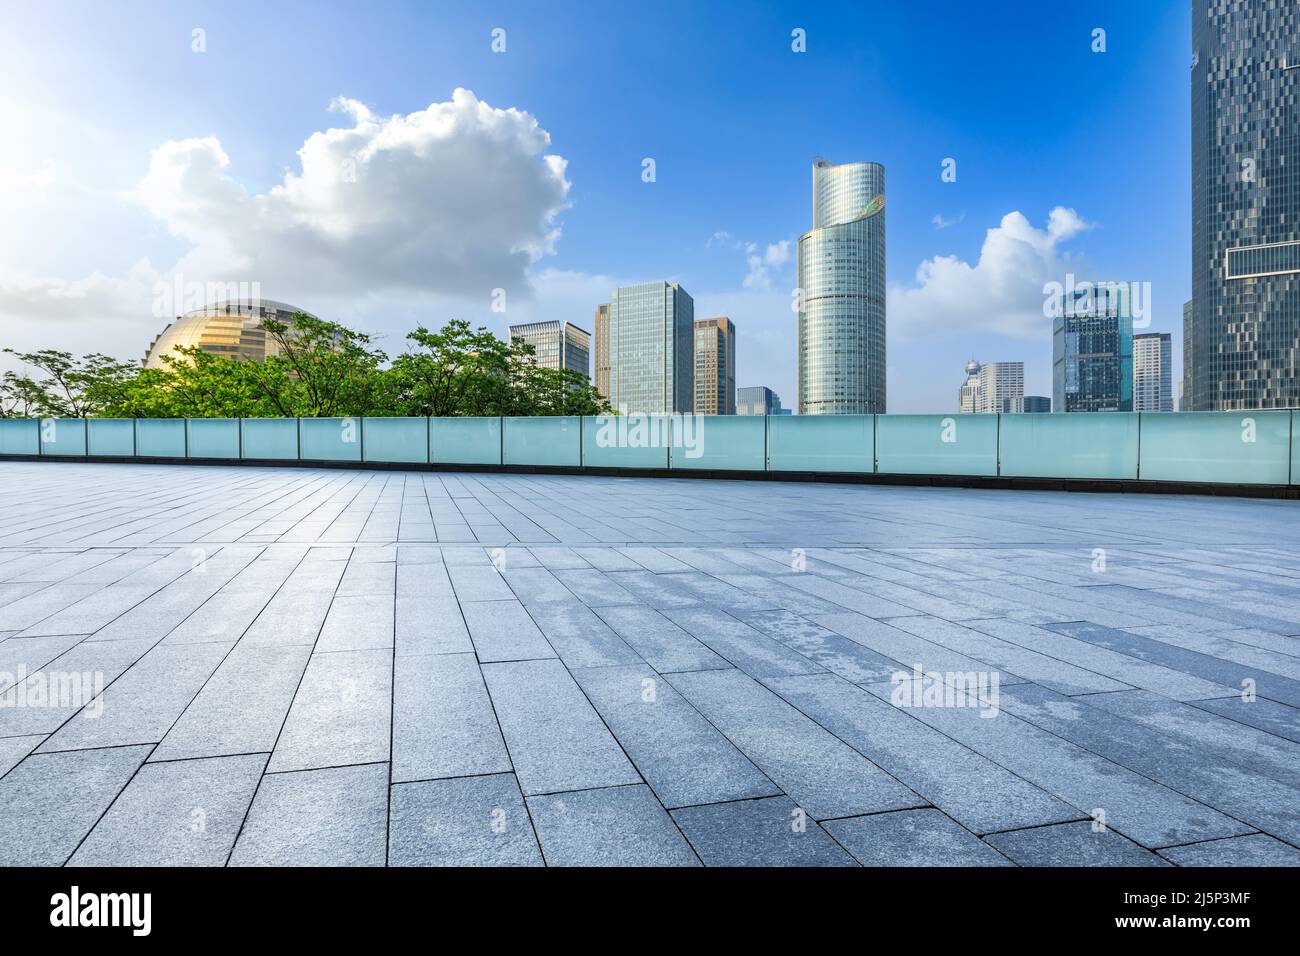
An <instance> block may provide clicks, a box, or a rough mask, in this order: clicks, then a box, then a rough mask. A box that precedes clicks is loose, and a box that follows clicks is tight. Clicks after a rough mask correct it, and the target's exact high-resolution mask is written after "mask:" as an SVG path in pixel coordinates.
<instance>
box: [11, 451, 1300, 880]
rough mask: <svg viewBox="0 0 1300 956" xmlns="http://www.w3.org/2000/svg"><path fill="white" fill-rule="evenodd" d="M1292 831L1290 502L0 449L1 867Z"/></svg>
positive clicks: (919, 853)
mask: <svg viewBox="0 0 1300 956" xmlns="http://www.w3.org/2000/svg"><path fill="white" fill-rule="evenodd" d="M916 667H919V668H920V669H921V670H922V671H924V672H927V673H933V674H934V675H936V676H935V677H934V678H933V679H932V680H929V681H928V682H927V680H925V679H922V680H921V681H920V686H921V687H922V688H923V692H922V693H918V694H916V698H915V699H913V700H909V699H908V696H905V695H904V692H905V691H906V692H908V694H910V691H911V690H913V689H916V686H917V685H915V684H913V683H912V682H911V681H908V682H906V683H905V682H903V681H902V680H901V679H900V678H899V677H898V676H897V675H900V674H901V675H905V676H908V677H910V676H911V675H913V673H914V668H916ZM994 680H996V681H997V683H996V685H994V683H993V681H994ZM980 681H984V682H985V683H984V685H983V692H982V695H980V694H977V693H976V691H974V690H973V688H974V687H975V686H976V685H978V683H979V682H980ZM1298 846H1300V503H1295V502H1283V501H1265V500H1259V501H1256V500H1245V499H1234V498H1219V499H1216V498H1208V497H1175V496H1168V497H1162V496H1141V495H1093V494H1075V493H1059V492H1012V491H973V490H960V489H925V488H903V487H870V486H855V485H832V484H795V483H790V484H786V483H775V482H731V481H707V480H689V479H631V478H607V477H601V478H596V477H590V478H588V477H573V476H526V475H489V474H431V473H424V472H419V473H417V472H366V471H347V470H310V469H299V468H282V469H275V468H248V467H230V468H221V467H197V466H183V465H177V466H152V465H113V464H83V463H70V462H69V463H58V462H13V461H10V462H0V862H3V863H6V864H10V865H14V864H40V865H60V864H65V863H72V864H87V865H92V864H193V865H214V866H220V865H259V864H304V865H314V864H323V865H351V864H360V865H370V864H374V865H382V864H385V863H387V864H390V865H403V866H406V865H430V864H434V865H451V864H490V865H515V864H523V865H540V864H549V865H573V864H577V865H591V864H641V865H665V866H668V865H671V866H677V865H685V866H693V865H699V864H706V865H747V864H750V865H752V864H757V865H787V864H793V865H847V866H852V865H859V864H861V865H867V866H879V865H886V866H888V865H895V866H896V865H909V866H912V865H950V866H1006V865H1013V864H1019V865H1027V866H1034V865H1112V864H1116V865H1132V864H1138V865H1152V866H1164V865H1211V866H1231V865H1241V864H1276V865H1296V864H1297V863H1300V850H1297V847H1298Z"/></svg>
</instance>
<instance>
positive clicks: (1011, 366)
mask: <svg viewBox="0 0 1300 956" xmlns="http://www.w3.org/2000/svg"><path fill="white" fill-rule="evenodd" d="M957 402H958V404H957V410H958V411H959V412H974V413H995V412H1001V413H1003V414H1012V413H1016V414H1018V413H1020V412H1022V411H1024V405H1025V363H1024V362H977V361H975V360H974V359H971V360H970V361H969V362H967V363H966V381H965V382H963V383H962V386H961V389H960V391H959V392H958V399H957Z"/></svg>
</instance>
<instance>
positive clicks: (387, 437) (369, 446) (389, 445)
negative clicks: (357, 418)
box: [361, 418, 429, 462]
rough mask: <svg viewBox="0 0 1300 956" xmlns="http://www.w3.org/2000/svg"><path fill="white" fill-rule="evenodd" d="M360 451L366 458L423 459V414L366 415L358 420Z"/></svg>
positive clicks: (425, 456)
mask: <svg viewBox="0 0 1300 956" xmlns="http://www.w3.org/2000/svg"><path fill="white" fill-rule="evenodd" d="M361 451H362V455H363V456H364V457H365V460H366V461H391V462H427V461H428V460H429V420H428V419H427V418H366V419H362V421H361Z"/></svg>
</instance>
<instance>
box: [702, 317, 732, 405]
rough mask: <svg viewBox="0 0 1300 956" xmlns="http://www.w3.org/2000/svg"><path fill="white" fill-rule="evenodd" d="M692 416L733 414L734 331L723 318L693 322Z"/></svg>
mask: <svg viewBox="0 0 1300 956" xmlns="http://www.w3.org/2000/svg"><path fill="white" fill-rule="evenodd" d="M695 414H697V415H734V414H736V327H735V325H733V324H732V322H731V319H728V318H727V317H725V316H720V317H718V318H716V319H696V320H695Z"/></svg>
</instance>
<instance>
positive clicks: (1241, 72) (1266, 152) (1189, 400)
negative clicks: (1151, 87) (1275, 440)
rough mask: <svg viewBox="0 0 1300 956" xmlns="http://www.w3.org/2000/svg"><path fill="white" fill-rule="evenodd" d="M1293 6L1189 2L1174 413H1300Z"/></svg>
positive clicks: (1297, 61) (1244, 0)
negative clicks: (1185, 196) (1179, 385)
mask: <svg viewBox="0 0 1300 956" xmlns="http://www.w3.org/2000/svg"><path fill="white" fill-rule="evenodd" d="M1297 37H1300V4H1297V3H1295V2H1291V0H1285V2H1284V0H1194V2H1193V3H1192V69H1191V84H1192V89H1191V102H1192V308H1191V310H1190V313H1189V315H1188V316H1187V319H1186V321H1185V325H1184V331H1183V335H1184V337H1185V339H1186V340H1187V342H1188V343H1189V345H1188V349H1187V351H1188V358H1189V359H1190V363H1189V364H1188V366H1187V367H1188V369H1189V371H1188V373H1187V374H1186V376H1185V377H1184V391H1185V396H1184V403H1183V407H1184V408H1186V409H1188V410H1192V411H1212V410H1215V409H1250V408H1285V407H1295V406H1298V405H1300V177H1298V176H1297V175H1296V170H1297V167H1298V166H1300V139H1297V137H1296V105H1297V102H1298V101H1300V69H1298V68H1300V42H1298V41H1297Z"/></svg>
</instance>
